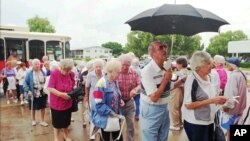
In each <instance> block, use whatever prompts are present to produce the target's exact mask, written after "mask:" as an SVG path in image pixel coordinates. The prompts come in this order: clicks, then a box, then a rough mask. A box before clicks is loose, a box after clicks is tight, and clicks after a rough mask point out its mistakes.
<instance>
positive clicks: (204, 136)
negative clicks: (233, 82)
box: [182, 51, 227, 141]
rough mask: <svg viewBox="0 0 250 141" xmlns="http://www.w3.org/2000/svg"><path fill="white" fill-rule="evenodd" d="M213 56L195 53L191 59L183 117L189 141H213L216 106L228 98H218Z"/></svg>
mask: <svg viewBox="0 0 250 141" xmlns="http://www.w3.org/2000/svg"><path fill="white" fill-rule="evenodd" d="M210 60H211V56H210V54H209V53H207V52H205V51H197V52H195V53H194V54H193V55H192V57H191V59H190V66H191V69H192V73H191V74H190V75H188V77H187V79H186V82H185V85H184V100H183V106H182V115H183V118H184V129H185V131H186V133H187V136H188V139H189V141H211V140H212V138H213V134H214V117H215V113H216V104H224V103H225V102H226V100H227V99H226V98H225V97H223V96H218V95H219V94H218V93H217V92H216V90H215V89H216V88H215V87H214V85H212V84H213V83H214V82H212V80H214V79H211V77H210V75H209V74H210V72H211V61H210Z"/></svg>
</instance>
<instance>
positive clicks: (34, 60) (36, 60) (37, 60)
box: [32, 59, 41, 66]
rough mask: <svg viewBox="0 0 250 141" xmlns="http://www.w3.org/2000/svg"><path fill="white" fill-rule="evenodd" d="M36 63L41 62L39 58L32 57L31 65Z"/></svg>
mask: <svg viewBox="0 0 250 141" xmlns="http://www.w3.org/2000/svg"><path fill="white" fill-rule="evenodd" d="M36 63H39V64H40V63H41V62H40V60H39V59H33V60H32V66H34V65H35V64H36Z"/></svg>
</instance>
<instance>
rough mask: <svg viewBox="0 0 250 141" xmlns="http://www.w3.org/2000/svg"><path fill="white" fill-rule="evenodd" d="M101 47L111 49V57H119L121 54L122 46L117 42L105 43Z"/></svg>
mask: <svg viewBox="0 0 250 141" xmlns="http://www.w3.org/2000/svg"><path fill="white" fill-rule="evenodd" d="M102 46H103V47H105V48H109V49H112V51H113V55H114V56H115V57H117V56H119V55H121V53H122V52H123V49H122V45H121V44H119V43H117V42H107V43H104V44H102Z"/></svg>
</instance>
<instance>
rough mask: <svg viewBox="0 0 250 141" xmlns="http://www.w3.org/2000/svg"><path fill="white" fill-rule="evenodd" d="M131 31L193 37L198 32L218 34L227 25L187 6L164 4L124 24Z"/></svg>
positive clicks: (213, 15) (206, 13)
mask: <svg viewBox="0 0 250 141" xmlns="http://www.w3.org/2000/svg"><path fill="white" fill-rule="evenodd" d="M126 23H127V24H129V25H130V26H131V30H140V31H145V32H150V33H152V34H155V35H162V34H181V35H186V36H190V35H194V34H197V33H199V32H206V31H212V32H218V30H219V27H220V26H221V25H224V24H229V23H228V22H227V21H225V20H224V19H222V18H220V17H219V16H217V15H215V14H213V13H211V12H209V11H207V10H203V9H199V8H194V7H193V6H191V5H189V4H178V5H176V4H164V5H162V6H160V7H157V8H152V9H149V10H146V11H144V12H142V13H140V14H138V15H136V16H135V17H133V18H132V19H130V20H128V21H127V22H126Z"/></svg>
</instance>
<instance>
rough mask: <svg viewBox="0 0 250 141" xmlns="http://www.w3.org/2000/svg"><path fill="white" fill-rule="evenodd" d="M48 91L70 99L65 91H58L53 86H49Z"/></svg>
mask: <svg viewBox="0 0 250 141" xmlns="http://www.w3.org/2000/svg"><path fill="white" fill-rule="evenodd" d="M49 91H50V93H51V94H53V95H55V96H58V97H61V98H63V99H66V100H67V99H70V96H68V95H67V93H65V92H60V91H58V90H57V89H55V88H49Z"/></svg>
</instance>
